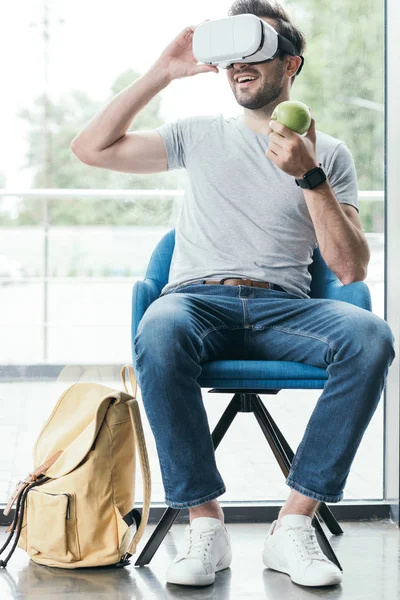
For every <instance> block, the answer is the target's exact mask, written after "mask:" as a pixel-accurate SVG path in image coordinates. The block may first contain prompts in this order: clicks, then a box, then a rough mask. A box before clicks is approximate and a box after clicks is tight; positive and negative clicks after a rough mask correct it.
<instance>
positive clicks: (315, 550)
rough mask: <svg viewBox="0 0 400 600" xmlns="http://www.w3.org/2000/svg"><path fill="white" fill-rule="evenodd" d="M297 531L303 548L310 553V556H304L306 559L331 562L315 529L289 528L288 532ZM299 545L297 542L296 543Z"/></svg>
mask: <svg viewBox="0 0 400 600" xmlns="http://www.w3.org/2000/svg"><path fill="white" fill-rule="evenodd" d="M291 530H293V531H295V532H297V534H300V537H301V541H302V543H303V547H304V548H305V550H306V551H307V553H308V556H302V557H303V558H304V559H311V560H322V561H325V562H329V563H330V560H329V559H328V558H327V557H326V556H325V554H324V553H323V552H322V550H321V548H320V545H319V544H318V540H317V538H316V535H315V529H314V528H313V527H288V528H287V531H291ZM296 543H297V542H296Z"/></svg>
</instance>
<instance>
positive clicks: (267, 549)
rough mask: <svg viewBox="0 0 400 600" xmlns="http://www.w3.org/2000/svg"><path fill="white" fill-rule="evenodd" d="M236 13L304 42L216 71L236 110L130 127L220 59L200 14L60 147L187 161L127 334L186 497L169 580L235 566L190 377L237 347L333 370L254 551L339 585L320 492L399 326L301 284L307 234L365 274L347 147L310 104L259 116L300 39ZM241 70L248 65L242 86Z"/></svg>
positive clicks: (345, 272)
mask: <svg viewBox="0 0 400 600" xmlns="http://www.w3.org/2000/svg"><path fill="white" fill-rule="evenodd" d="M243 12H252V13H253V14H256V15H257V16H259V17H260V18H262V19H264V20H265V21H266V22H268V23H269V24H270V25H272V26H273V27H274V28H275V29H276V31H278V32H280V33H281V34H282V35H284V36H285V37H287V38H288V39H289V40H290V41H291V42H292V43H293V44H294V46H295V48H296V51H297V52H298V56H289V55H287V54H286V55H280V56H277V57H276V58H275V59H273V60H271V61H268V62H264V63H261V64H251V63H250V64H243V63H234V64H233V65H232V66H231V67H230V68H228V69H227V72H226V73H227V77H228V81H229V84H230V86H231V88H232V91H233V93H234V95H235V98H236V100H237V102H238V104H239V105H240V106H242V107H243V108H244V111H243V114H242V115H240V116H238V117H235V118H230V119H225V118H224V117H223V115H222V114H219V115H214V116H198V117H190V118H185V119H178V120H177V121H176V122H173V123H167V124H165V125H163V126H161V127H158V128H157V129H156V130H153V131H135V132H129V133H127V130H128V128H129V127H130V125H131V122H132V119H134V118H135V116H136V115H137V114H138V112H139V111H140V110H142V108H143V107H144V106H145V105H146V104H147V103H148V102H149V101H150V100H151V99H152V98H153V97H154V95H155V94H157V93H159V92H160V91H161V90H162V89H164V88H165V87H166V86H167V85H168V84H169V83H170V82H171V81H173V80H174V79H178V78H182V77H189V76H192V75H195V74H198V73H206V72H209V71H210V72H211V71H214V72H216V73H218V69H217V67H214V66H210V65H205V64H196V63H197V61H196V59H195V58H194V56H193V53H192V36H193V31H194V29H195V27H187V28H186V29H185V30H184V31H182V32H181V33H180V34H179V35H178V36H177V37H176V38H175V39H174V40H173V41H172V42H171V44H170V45H169V46H167V48H166V49H165V50H164V52H163V53H162V55H161V56H160V58H159V59H158V60H157V61H156V62H155V63H154V64H153V66H152V67H151V68H150V69H149V71H148V72H147V73H146V74H145V75H144V76H142V77H141V78H140V79H138V80H137V81H135V82H134V83H133V84H132V85H130V86H129V87H128V88H126V89H125V90H123V91H122V92H120V93H119V94H118V95H117V96H116V97H115V98H114V99H113V100H112V101H111V102H110V103H109V104H108V105H107V106H106V107H105V108H104V109H103V110H102V111H101V112H100V113H99V114H98V115H96V116H95V117H94V118H93V119H92V121H91V122H90V123H89V124H88V125H87V127H86V128H85V129H84V130H83V131H82V132H81V133H80V134H79V135H78V136H77V137H76V138H75V139H74V141H73V143H72V146H71V147H72V149H73V151H74V153H75V154H76V155H77V156H78V157H79V158H80V159H81V160H82V161H83V162H85V163H86V164H89V165H93V166H96V167H102V168H106V169H112V170H116V171H123V172H131V173H157V172H161V171H166V170H168V169H169V170H172V169H174V168H186V169H187V172H188V174H189V177H190V182H191V185H190V189H189V190H188V192H187V193H186V196H185V199H184V201H183V205H182V212H181V214H180V216H179V220H178V223H177V225H176V242H175V249H174V254H173V258H172V263H171V268H170V273H169V280H168V283H167V285H165V286H164V288H163V289H162V291H161V295H160V297H159V298H158V299H157V300H156V301H154V302H153V303H152V304H151V305H150V306H149V308H148V309H147V311H146V313H145V314H144V316H143V318H142V320H141V322H140V324H139V327H138V331H137V335H136V338H135V340H134V344H133V346H134V361H135V368H136V374H137V377H138V382H139V385H140V387H141V392H142V398H143V402H144V406H145V409H146V414H147V417H148V419H149V423H150V426H151V428H152V431H153V433H154V437H155V440H156V444H157V452H158V456H159V461H160V468H161V473H162V477H163V484H164V488H165V493H166V498H165V499H166V503H167V505H168V506H171V507H174V508H184V507H187V508H189V515H190V525H188V527H187V528H186V534H187V538H188V539H187V541H188V545H187V547H186V548H185V550H183V551H182V552H181V553H180V554H178V556H176V557H175V559H174V561H173V563H172V564H171V565H170V566H169V569H168V571H167V581H168V582H170V583H178V584H184V585H207V584H210V583H212V582H213V581H214V580H215V573H216V572H217V571H220V570H222V569H225V568H227V567H228V566H229V565H230V563H231V560H232V553H231V546H230V537H229V534H228V532H227V529H226V528H225V525H224V513H223V511H222V509H221V507H220V505H219V503H218V501H217V500H216V498H217V497H218V496H220V495H222V494H223V493H224V492H225V491H226V490H225V485H224V482H223V480H222V478H221V475H220V473H219V471H218V469H217V466H216V463H215V455H214V448H213V445H212V440H211V436H210V430H209V426H208V421H207V415H206V411H205V408H204V405H203V402H202V395H201V389H200V386H199V385H198V383H197V377H198V376H199V375H200V373H201V364H202V363H203V362H206V361H210V360H216V359H223V358H227V359H233V358H244V359H267V360H289V361H297V362H304V363H308V364H311V365H316V366H319V367H323V368H327V370H328V373H329V379H328V381H327V383H326V385H325V388H324V390H323V393H322V395H321V397H320V399H319V401H318V403H317V405H316V407H315V409H314V412H313V414H312V416H311V418H310V421H309V423H308V425H307V429H306V431H305V434H304V437H303V439H302V441H301V443H300V445H299V447H298V449H297V452H296V455H295V457H294V460H293V464H292V466H291V469H290V473H289V476H288V478H287V480H286V483H287V484H288V486H289V487H290V488H291V491H290V494H289V496H288V498H287V500H286V502H285V504H284V505H283V507H282V508H281V510H280V512H279V516H278V519H277V520H276V521H274V522H273V524H272V525H271V528H270V530H269V533H268V537H267V539H266V541H265V545H264V550H263V554H262V558H263V561H264V564H265V565H266V566H268V567H270V568H273V569H275V570H278V571H282V572H284V573H287V574H289V575H290V577H291V579H292V581H294V582H296V583H300V584H303V585H309V586H320V585H332V584H336V583H340V581H341V580H342V574H341V571H340V570H339V569H338V568H337V566H336V565H334V564H333V563H332V562H330V561H329V560H328V559H327V558H326V557H325V555H324V554H323V553H322V552H321V549H320V548H319V545H318V543H317V540H316V537H315V530H314V528H313V526H312V517H313V516H314V514H315V511H316V508H317V507H318V504H319V502H321V501H323V502H339V501H340V500H342V498H343V488H344V485H345V482H346V479H347V476H348V473H349V470H350V466H351V464H352V461H353V459H354V456H355V454H356V451H357V448H358V446H359V444H360V442H361V439H362V437H363V434H364V432H365V430H366V428H367V426H368V424H369V422H370V420H371V418H372V416H373V414H374V411H375V409H376V407H377V404H378V402H379V399H380V396H381V393H382V389H383V386H384V382H385V378H386V375H387V371H388V368H389V366H390V364H391V362H392V361H393V358H394V350H393V335H392V332H391V330H390V328H389V326H388V325H387V323H386V322H385V321H384V320H383V319H380V318H379V317H378V316H377V315H374V314H372V313H370V312H369V311H366V310H363V309H360V308H358V307H355V306H353V305H351V304H348V303H345V302H340V301H334V300H324V299H311V298H310V297H309V290H310V274H309V272H308V265H309V264H310V263H311V260H312V253H313V250H314V248H315V247H316V246H317V245H319V248H320V251H321V254H322V256H323V258H324V259H325V262H326V263H327V265H328V266H329V267H330V268H331V269H332V270H333V271H334V272H335V273H336V275H337V276H338V278H339V279H340V280H341V282H342V283H343V284H348V283H351V282H353V281H360V280H364V279H365V277H366V274H367V265H368V261H369V256H370V255H369V249H368V244H367V241H366V238H365V236H364V234H363V231H362V225H361V222H360V218H359V213H358V205H357V180H356V173H355V168H354V162H353V159H352V156H351V153H350V151H349V150H348V148H347V146H346V144H345V143H344V142H342V141H341V140H338V139H335V138H333V137H331V136H329V135H326V134H324V133H322V132H319V131H318V132H317V131H316V129H315V122H314V119H313V120H312V125H311V127H310V130H309V132H308V133H307V135H305V136H301V135H299V134H297V133H295V132H293V131H291V130H289V129H288V128H286V127H284V126H282V125H280V124H279V123H276V122H273V123H272V122H270V119H271V115H272V112H273V110H274V108H275V106H276V105H277V104H279V103H280V102H282V101H284V100H288V99H289V92H290V89H291V85H292V83H293V81H294V78H295V76H296V72H297V71H298V69H299V67H300V64H301V58H300V56H301V54H302V52H303V51H304V48H305V40H304V36H303V35H302V34H301V32H299V31H298V30H297V29H296V27H294V26H293V25H292V24H291V22H290V19H289V17H288V15H287V14H286V12H285V11H284V10H283V9H282V7H280V6H279V5H278V4H276V3H272V2H267V1H264V2H261V1H260V2H257V1H254V0H253V1H252V0H244V1H243V0H240V1H239V2H236V3H235V4H234V5H233V6H232V8H231V10H230V13H229V16H233V15H235V14H241V13H243ZM244 75H251V76H253V77H255V80H254V81H252V82H251V83H245V84H243V83H240V82H239V81H238V79H239V78H240V77H243V76H244ZM319 163H321V165H322V167H323V168H324V170H325V172H326V174H327V180H326V181H325V182H324V183H321V185H319V186H318V187H316V188H315V189H313V190H308V189H302V188H300V187H298V186H297V185H296V184H295V178H302V177H303V175H304V174H305V173H307V172H308V171H309V170H311V169H313V168H314V167H316V166H318V165H319ZM209 284H210V285H209Z"/></svg>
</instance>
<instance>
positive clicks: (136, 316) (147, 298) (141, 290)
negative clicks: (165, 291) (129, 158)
mask: <svg viewBox="0 0 400 600" xmlns="http://www.w3.org/2000/svg"><path fill="white" fill-rule="evenodd" d="M160 294H161V288H160V287H159V286H158V285H157V283H156V282H155V281H154V279H143V281H136V282H135V283H134V285H133V290H132V339H134V338H135V336H136V331H137V328H138V325H139V323H140V320H141V318H142V317H143V315H144V313H145V312H146V310H147V309H148V307H149V306H150V304H151V303H152V302H154V300H157V298H158V297H159V296H160Z"/></svg>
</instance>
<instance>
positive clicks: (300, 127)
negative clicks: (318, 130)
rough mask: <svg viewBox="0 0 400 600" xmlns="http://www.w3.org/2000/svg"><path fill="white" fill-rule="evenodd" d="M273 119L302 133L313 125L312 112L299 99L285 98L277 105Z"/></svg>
mask: <svg viewBox="0 0 400 600" xmlns="http://www.w3.org/2000/svg"><path fill="white" fill-rule="evenodd" d="M271 119H272V120H274V121H278V123H282V125H285V126H286V127H289V129H293V131H296V133H300V134H303V133H305V132H306V131H308V130H309V128H310V125H311V113H310V110H309V108H308V106H306V105H305V104H303V102H298V101H297V100H285V101H284V102H281V103H280V104H278V105H277V106H275V109H274V112H273V113H272V116H271Z"/></svg>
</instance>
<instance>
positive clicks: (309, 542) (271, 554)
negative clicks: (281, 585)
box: [262, 515, 343, 586]
mask: <svg viewBox="0 0 400 600" xmlns="http://www.w3.org/2000/svg"><path fill="white" fill-rule="evenodd" d="M276 523H277V521H274V522H273V523H272V525H271V527H270V530H269V532H268V536H267V539H266V540H265V542H264V550H263V554H262V559H263V563H264V565H265V566H266V567H269V568H270V569H274V570H275V571H281V572H282V573H287V574H288V575H290V578H291V580H292V581H294V583H299V584H300V585H312V586H318V585H335V584H337V583H340V582H341V581H342V579H343V575H342V572H341V570H340V569H339V567H338V566H337V565H335V564H334V563H333V562H332V561H330V560H329V559H328V558H327V557H326V556H325V554H324V553H323V552H322V550H321V548H320V546H319V544H318V540H317V538H316V535H315V529H314V527H313V526H312V519H311V517H308V516H307V515H285V516H284V517H282V519H281V526H280V528H279V529H277V530H275V526H276ZM272 534H273V535H272Z"/></svg>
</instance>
